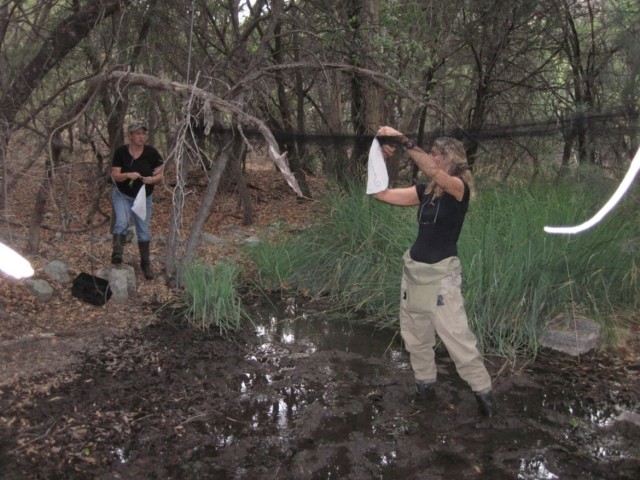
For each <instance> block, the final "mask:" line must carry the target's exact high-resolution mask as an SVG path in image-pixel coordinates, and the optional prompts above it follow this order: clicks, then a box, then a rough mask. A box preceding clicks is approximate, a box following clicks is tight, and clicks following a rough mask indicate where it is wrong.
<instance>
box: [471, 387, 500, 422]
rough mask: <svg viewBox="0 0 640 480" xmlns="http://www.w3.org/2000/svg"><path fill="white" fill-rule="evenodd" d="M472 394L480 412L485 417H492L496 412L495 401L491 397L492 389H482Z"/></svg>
mask: <svg viewBox="0 0 640 480" xmlns="http://www.w3.org/2000/svg"><path fill="white" fill-rule="evenodd" d="M474 394H475V396H476V400H477V401H478V406H479V407H480V413H482V415H483V416H485V417H493V416H494V415H495V414H496V402H495V400H494V399H493V391H491V390H484V391H482V392H475V393H474Z"/></svg>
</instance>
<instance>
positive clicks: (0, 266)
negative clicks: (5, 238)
mask: <svg viewBox="0 0 640 480" xmlns="http://www.w3.org/2000/svg"><path fill="white" fill-rule="evenodd" d="M0 270H2V271H3V272H4V273H6V274H7V275H9V276H11V277H13V278H18V279H20V278H28V277H31V276H33V273H34V272H33V268H32V267H31V264H30V263H29V260H27V259H26V258H24V257H23V256H22V255H20V254H19V253H18V252H16V251H15V250H13V249H12V248H9V247H7V246H6V245H5V244H4V243H1V242H0Z"/></svg>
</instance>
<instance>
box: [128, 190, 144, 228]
mask: <svg viewBox="0 0 640 480" xmlns="http://www.w3.org/2000/svg"><path fill="white" fill-rule="evenodd" d="M131 211H132V212H133V213H135V214H136V215H137V216H138V217H140V219H141V220H143V221H144V219H145V218H147V188H146V187H145V186H144V185H142V187H140V190H138V195H136V199H135V200H134V201H133V206H132V207H131Z"/></svg>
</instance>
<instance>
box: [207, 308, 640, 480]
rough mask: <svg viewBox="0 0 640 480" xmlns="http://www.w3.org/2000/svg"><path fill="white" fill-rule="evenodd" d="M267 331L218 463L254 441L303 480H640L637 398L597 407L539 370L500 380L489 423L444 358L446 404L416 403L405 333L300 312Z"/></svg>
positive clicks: (441, 394)
mask: <svg viewBox="0 0 640 480" xmlns="http://www.w3.org/2000/svg"><path fill="white" fill-rule="evenodd" d="M294 314H295V315H297V316H296V317H295V318H293V315H294ZM256 323H257V327H256V333H257V335H258V337H259V339H260V340H259V344H258V345H257V346H255V347H254V348H253V350H252V351H251V352H250V353H249V354H248V355H247V357H246V361H247V364H248V365H254V364H259V365H261V366H263V367H264V368H262V369H259V370H256V369H255V368H251V369H250V370H249V371H247V372H246V373H243V374H241V375H239V376H238V377H237V378H236V380H235V381H236V386H235V388H236V389H237V392H238V394H239V397H238V402H237V404H236V405H235V406H234V408H233V409H232V411H233V413H232V414H231V416H232V418H233V419H234V421H233V422H229V423H228V424H227V427H226V428H224V429H223V431H222V432H219V435H220V437H219V442H218V445H219V449H217V452H216V453H217V454H219V453H221V450H224V449H225V448H228V447H229V446H230V444H233V443H234V442H240V441H241V439H242V438H247V437H252V438H253V447H252V451H254V452H255V451H257V450H260V449H265V450H268V451H272V452H273V454H274V455H275V456H281V455H282V454H283V452H284V456H285V458H286V462H287V464H288V465H289V466H288V467H287V468H286V471H288V472H289V473H290V474H291V472H296V473H295V475H294V477H296V478H322V479H325V478H336V479H342V478H356V479H357V478H363V479H364V478H436V479H437V478H466V477H467V476H468V477H478V476H480V477H484V478H492V479H494V478H496V479H497V478H505V479H506V478H518V479H563V478H581V479H600V478H640V466H639V465H640V464H639V458H640V456H639V454H640V446H639V443H638V439H640V427H639V425H640V422H638V420H637V419H638V413H637V412H638V411H639V410H638V403H637V397H635V398H636V402H635V403H633V404H627V405H623V404H616V403H615V398H616V395H615V392H610V394H609V396H608V397H607V396H604V397H603V398H609V399H611V400H610V401H607V402H604V403H602V402H600V401H599V399H595V400H594V399H593V396H592V395H590V392H589V389H588V386H587V387H585V386H584V385H583V384H581V383H580V382H578V381H577V376H574V375H573V373H572V371H571V369H567V370H566V371H563V372H557V371H553V370H552V371H545V367H544V365H538V363H537V362H536V364H535V365H532V366H530V367H529V368H526V369H524V370H523V371H521V372H520V373H519V374H513V375H510V374H503V375H501V376H499V377H498V378H497V379H496V380H495V384H494V388H495V392H496V396H497V401H498V407H499V412H500V413H499V415H498V416H497V417H496V418H493V419H490V420H483V419H481V418H480V417H479V415H478V411H477V407H476V405H475V400H474V398H473V396H472V394H471V392H470V391H469V389H468V387H467V386H466V384H464V383H463V382H462V381H461V380H460V379H459V377H458V376H457V374H456V372H455V368H454V366H453V364H452V362H451V361H450V359H449V357H448V355H447V353H446V351H445V350H444V349H443V348H439V349H438V352H437V362H438V368H439V379H438V380H439V382H438V389H437V398H436V399H435V400H433V401H431V402H429V403H417V402H416V401H415V399H414V398H413V395H412V388H413V386H412V373H411V368H410V365H409V361H408V356H407V354H406V352H404V351H403V349H402V345H401V342H400V337H399V334H397V332H394V331H378V330H375V329H373V328H371V327H367V326H359V325H350V324H348V323H346V322H338V321H335V320H327V319H321V318H319V316H318V315H314V316H313V317H307V316H306V315H305V314H300V313H299V312H296V308H295V306H294V305H292V303H291V302H288V303H287V302H285V305H283V306H282V308H281V309H279V310H278V309H275V308H274V309H273V311H270V312H269V313H268V314H265V316H264V317H263V318H261V319H259V320H258V321H257V322H256ZM497 361H498V362H499V361H500V360H499V359H498V360H497ZM490 366H491V365H490ZM498 367H500V365H493V370H492V371H496V370H497V369H498ZM621 388H622V387H621ZM210 453H213V452H210ZM256 461H259V460H258V459H257V458H256ZM249 471H251V469H249V470H245V469H242V468H240V469H239V470H238V471H237V472H236V474H235V475H236V476H237V477H238V478H243V476H244V475H245V474H247V472H249ZM274 478H279V477H274ZM282 478H287V477H286V476H285V477H282Z"/></svg>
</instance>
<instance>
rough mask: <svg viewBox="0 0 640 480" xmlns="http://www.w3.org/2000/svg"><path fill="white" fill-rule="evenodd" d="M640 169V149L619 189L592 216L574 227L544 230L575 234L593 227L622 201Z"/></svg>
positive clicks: (547, 228) (545, 228)
mask: <svg viewBox="0 0 640 480" xmlns="http://www.w3.org/2000/svg"><path fill="white" fill-rule="evenodd" d="M638 170H640V149H638V151H637V152H636V156H635V157H633V161H632V162H631V165H630V166H629V170H628V171H627V173H626V175H625V176H624V178H623V179H622V182H620V185H619V186H618V189H617V190H616V191H615V192H614V194H613V195H612V196H611V198H610V199H609V201H608V202H607V203H605V204H604V206H603V207H602V208H601V209H600V210H599V211H598V213H596V214H595V215H594V216H593V217H592V218H590V219H589V220H587V221H586V222H584V223H581V224H580V225H576V226H574V227H544V231H545V232H547V233H561V234H569V235H570V234H574V233H579V232H582V231H584V230H587V229H588V228H591V227H593V226H594V225H596V224H597V223H598V222H600V221H601V220H602V219H603V218H604V217H605V216H606V215H607V214H608V213H609V212H610V211H611V210H612V209H613V207H615V206H616V204H617V203H618V202H619V201H620V199H621V198H622V197H623V196H624V194H625V193H626V192H627V190H629V187H630V186H631V184H632V183H633V179H634V178H635V176H636V175H637V173H638Z"/></svg>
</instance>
